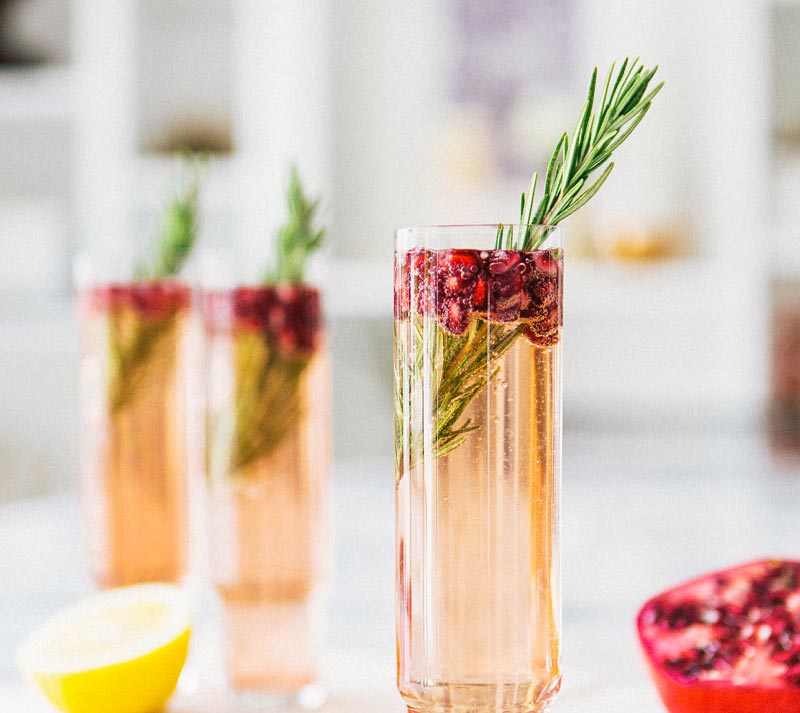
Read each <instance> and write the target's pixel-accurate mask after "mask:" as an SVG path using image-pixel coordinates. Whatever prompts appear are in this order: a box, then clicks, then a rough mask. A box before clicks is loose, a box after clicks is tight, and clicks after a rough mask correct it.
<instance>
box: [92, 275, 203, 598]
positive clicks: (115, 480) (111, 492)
mask: <svg viewBox="0 0 800 713" xmlns="http://www.w3.org/2000/svg"><path fill="white" fill-rule="evenodd" d="M79 298H80V304H81V327H82V337H83V339H82V343H83V348H82V354H81V482H82V490H83V505H84V512H85V516H86V525H87V526H86V534H87V540H88V547H89V566H90V571H91V573H92V576H93V578H94V580H95V582H96V583H97V584H98V586H101V587H116V586H123V585H129V584H136V583H139V582H148V581H172V582H176V581H179V580H180V579H181V578H182V577H183V575H184V574H185V573H186V569H187V560H188V493H187V472H186V470H187V433H186V414H185V403H184V402H185V387H184V379H185V365H184V360H183V349H182V345H183V341H184V335H185V327H186V322H187V319H188V315H189V304H190V294H189V288H188V287H187V286H185V285H183V284H180V283H175V282H147V283H130V284H111V285H102V286H99V287H91V288H85V289H82V290H81V291H80V293H79Z"/></svg>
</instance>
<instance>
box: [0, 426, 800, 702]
mask: <svg viewBox="0 0 800 713" xmlns="http://www.w3.org/2000/svg"><path fill="white" fill-rule="evenodd" d="M564 448H565V451H564V484H563V519H562V526H563V529H562V542H563V560H562V572H563V593H564V644H563V651H564V660H563V670H564V686H563V689H562V694H561V695H560V697H559V699H558V701H557V702H556V704H555V706H554V709H553V710H554V712H555V713H578V712H579V711H580V712H581V713H585V711H587V710H591V711H592V713H604V712H605V711H608V712H609V713H611V712H612V711H613V712H617V711H619V712H622V711H633V710H635V711H637V713H656V712H658V711H662V710H663V709H662V707H661V706H660V704H659V702H658V699H657V697H656V695H655V693H654V690H653V688H652V687H651V685H650V683H649V681H648V679H647V677H646V674H645V671H644V668H643V665H642V661H641V658H640V655H639V651H638V648H637V642H636V635H635V631H634V624H633V620H634V616H635V613H636V611H637V609H638V607H639V606H640V605H641V603H642V602H643V601H644V600H645V599H647V598H648V597H649V596H651V595H653V594H655V593H657V592H658V591H660V590H662V589H664V588H666V587H667V586H669V585H671V584H674V583H677V582H679V581H681V580H683V579H686V578H688V577H690V576H693V575H696V574H699V573H701V572H703V571H706V570H710V569H715V568H718V567H723V566H726V565H729V564H734V563H736V562H739V561H744V560H746V559H750V558H756V557H761V556H765V555H776V556H792V555H794V556H795V557H796V556H798V555H800V552H798V550H800V517H798V515H800V468H798V466H797V465H796V464H794V465H793V464H780V463H776V462H774V461H772V460H771V459H770V457H769V455H768V453H767V451H766V448H765V446H764V444H763V442H762V439H761V438H760V437H759V436H757V435H755V434H749V433H740V434H727V435H709V434H705V435H700V434H690V433H684V434H670V435H660V436H655V435H642V434H636V435H632V434H624V433H613V434H597V433H595V434H588V433H567V434H565V437H564ZM392 482H393V477H392V472H391V464H390V462H389V461H388V460H386V461H380V460H379V461H374V462H365V461H359V462H350V463H345V464H341V465H339V466H338V467H337V469H336V474H335V480H334V536H335V558H336V559H335V566H334V575H333V580H332V583H331V590H330V597H329V611H330V616H329V636H328V641H329V645H328V650H327V656H326V665H325V676H324V677H325V680H326V682H327V684H328V687H329V689H330V692H331V697H330V702H329V704H328V705H327V706H326V708H325V710H326V711H330V712H331V713H335V712H336V711H340V710H341V711H344V710H345V709H347V710H354V709H356V707H357V708H358V710H360V711H363V713H370V711H376V713H377V711H381V713H392V712H393V711H396V712H397V713H401V712H402V711H403V706H402V704H401V702H400V699H399V697H398V696H397V694H396V692H395V690H394V632H393V622H394V618H393V592H392V587H393V571H394V570H393V546H392V538H393V525H392V519H393V502H392V498H393V489H392ZM197 510H198V512H199V511H200V510H201V508H200V507H198V508H197ZM198 520H199V518H198ZM200 526H201V523H198V527H200ZM202 539H203V538H202V537H200V536H198V537H196V538H195V541H196V542H201V541H202ZM196 561H197V562H198V563H199V564H198V567H197V572H198V574H197V575H196V576H195V580H196V582H197V583H198V584H197V591H198V592H199V595H198V596H199V598H200V612H201V613H200V616H199V618H198V625H197V626H196V628H195V639H194V643H193V651H192V654H191V656H190V661H189V664H188V665H187V670H186V675H185V677H184V679H185V680H183V679H182V687H181V690H180V691H179V693H178V694H177V695H176V697H175V698H174V699H173V702H172V703H171V705H170V709H169V710H170V711H172V712H173V713H210V712H211V711H214V713H217V712H219V713H224V712H225V711H230V712H231V713H233V711H235V710H236V708H235V707H234V706H232V705H228V703H227V702H226V699H225V697H224V694H223V686H222V681H221V674H220V671H221V666H220V663H219V658H218V650H217V645H216V641H217V635H216V613H215V602H214V599H213V596H212V595H211V593H210V592H209V591H208V589H207V588H206V587H205V586H203V585H202V584H201V583H202V581H203V578H202V555H201V553H198V556H197V558H196ZM89 591H91V586H90V584H89V582H88V580H87V578H86V576H85V574H84V571H83V561H82V553H81V546H80V525H79V518H78V508H77V502H76V499H75V497H74V495H71V494H62V495H54V496H49V497H46V498H39V499H34V500H24V501H17V502H13V503H7V504H4V505H2V506H0V710H3V711H5V710H9V711H20V712H21V713H39V711H41V712H42V713H45V712H46V711H49V710H52V709H51V708H49V706H48V705H47V704H46V703H44V702H42V700H41V699H40V698H39V697H38V695H37V694H36V693H34V692H33V691H30V690H29V689H28V688H27V687H26V685H25V684H24V683H23V682H22V681H21V680H20V678H19V675H18V673H17V671H16V669H15V666H14V652H15V650H16V648H17V646H18V644H19V642H20V640H21V639H22V637H23V636H24V635H25V634H26V633H27V632H28V631H29V630H31V629H32V628H34V627H35V626H36V625H37V624H38V623H40V622H41V621H42V620H43V619H44V618H46V617H47V616H48V615H49V614H51V613H52V612H53V611H54V610H55V609H57V608H58V607H59V606H61V605H63V604H65V603H67V602H69V601H72V600H74V599H76V598H78V597H80V596H82V595H84V594H86V593H88V592H89Z"/></svg>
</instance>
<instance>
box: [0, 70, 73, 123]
mask: <svg viewBox="0 0 800 713" xmlns="http://www.w3.org/2000/svg"><path fill="white" fill-rule="evenodd" d="M72 108H73V101H72V75H71V71H70V69H69V67H67V66H62V65H53V66H44V67H34V68H25V69H0V121H3V122H29V121H69V120H70V119H71V118H72Z"/></svg>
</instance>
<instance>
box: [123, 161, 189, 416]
mask: <svg viewBox="0 0 800 713" xmlns="http://www.w3.org/2000/svg"><path fill="white" fill-rule="evenodd" d="M204 165H205V159H204V158H201V157H192V156H185V157H184V158H183V160H182V167H181V175H180V178H179V182H178V186H177V188H176V189H175V193H174V195H173V196H172V198H171V199H170V201H169V203H168V204H167V206H166V208H165V210H164V214H163V216H162V218H161V223H160V226H159V233H158V241H157V245H156V255H155V258H154V259H153V261H152V264H151V265H148V264H147V263H146V262H140V263H139V264H138V265H137V266H136V267H135V269H134V279H135V281H136V282H143V283H146V282H156V281H158V280H163V279H168V278H171V277H175V276H177V275H178V273H179V272H180V270H181V268H182V267H183V265H184V263H185V262H186V260H187V258H188V257H189V254H190V252H191V250H192V247H193V246H194V244H195V242H196V240H197V209H198V200H199V193H200V176H201V172H202V171H201V170H202V167H203V166H204ZM179 316H180V315H179V313H178V311H176V310H170V311H168V312H166V313H164V314H157V315H139V314H134V313H130V310H129V309H124V310H119V311H117V310H112V312H111V313H110V314H109V316H108V320H109V353H110V362H111V363H110V371H111V373H110V384H109V406H110V409H111V412H112V413H118V412H119V411H121V410H122V409H123V408H124V407H125V406H126V405H128V404H129V403H130V402H131V401H132V399H133V398H134V395H135V394H136V393H137V392H138V390H139V389H140V388H141V384H143V383H145V382H146V381H147V376H148V374H149V373H151V372H155V370H156V369H164V368H166V365H168V364H169V357H170V355H171V354H174V353H175V349H176V348H177V343H178V334H177V330H178V328H179V322H180V319H179Z"/></svg>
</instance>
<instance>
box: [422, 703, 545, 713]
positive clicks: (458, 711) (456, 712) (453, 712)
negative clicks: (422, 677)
mask: <svg viewBox="0 0 800 713" xmlns="http://www.w3.org/2000/svg"><path fill="white" fill-rule="evenodd" d="M474 710H475V709H466V708H463V707H453V708H448V707H441V706H437V707H436V708H411V706H408V713H466V712H467V711H470V713H472V711H474ZM519 710H521V709H519ZM550 710H551V704H550V703H547V704H545V705H543V706H538V707H536V708H526V709H525V713H548V711H550ZM514 713H517V710H516V709H515V710H514Z"/></svg>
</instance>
